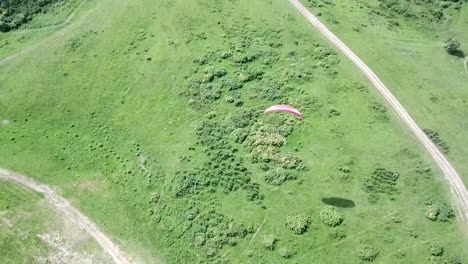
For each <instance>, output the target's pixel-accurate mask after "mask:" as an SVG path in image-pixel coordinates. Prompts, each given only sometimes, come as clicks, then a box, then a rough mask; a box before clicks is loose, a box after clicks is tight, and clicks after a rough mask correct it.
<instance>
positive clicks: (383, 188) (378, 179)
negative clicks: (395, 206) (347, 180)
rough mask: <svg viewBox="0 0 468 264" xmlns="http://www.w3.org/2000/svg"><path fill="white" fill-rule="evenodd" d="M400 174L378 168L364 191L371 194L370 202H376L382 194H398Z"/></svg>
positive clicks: (365, 184)
mask: <svg viewBox="0 0 468 264" xmlns="http://www.w3.org/2000/svg"><path fill="white" fill-rule="evenodd" d="M399 176H400V175H399V174H398V173H396V172H392V171H389V170H386V169H384V168H377V169H376V170H374V172H373V173H372V174H371V176H370V177H369V178H368V179H367V180H366V182H365V183H364V190H365V191H366V192H368V193H370V194H371V196H370V201H371V202H376V201H377V200H378V196H379V195H380V194H388V195H393V194H395V193H397V192H398V190H397V188H396V186H395V185H396V183H397V180H398V178H399Z"/></svg>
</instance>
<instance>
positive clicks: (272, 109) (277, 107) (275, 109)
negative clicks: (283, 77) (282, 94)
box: [263, 104, 302, 118]
mask: <svg viewBox="0 0 468 264" xmlns="http://www.w3.org/2000/svg"><path fill="white" fill-rule="evenodd" d="M271 112H288V113H291V114H293V115H295V116H297V117H299V118H302V114H301V112H299V110H297V109H296V108H294V107H292V106H290V105H285V104H280V105H274V106H271V107H269V108H268V109H267V110H265V112H263V113H264V114H268V113H271Z"/></svg>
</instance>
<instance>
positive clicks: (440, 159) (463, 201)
mask: <svg viewBox="0 0 468 264" xmlns="http://www.w3.org/2000/svg"><path fill="white" fill-rule="evenodd" d="M289 2H290V3H291V4H292V5H293V6H294V7H295V8H296V9H297V10H298V11H299V12H300V13H301V14H302V15H303V16H304V17H305V18H306V19H307V20H308V21H309V22H310V23H311V24H312V25H313V26H314V27H315V28H316V29H317V30H318V31H320V33H322V35H323V36H325V37H326V38H327V39H328V40H329V41H331V42H332V43H333V45H335V46H336V47H337V48H338V49H340V50H341V51H342V52H343V53H344V54H345V55H346V57H348V58H349V59H350V60H351V61H352V62H354V64H356V66H358V68H359V69H360V70H361V71H362V72H363V73H364V75H366V77H367V78H368V79H369V80H370V81H371V82H372V84H373V85H374V87H375V88H376V89H377V90H378V91H379V92H380V93H381V94H382V96H383V97H384V98H385V99H386V100H387V102H388V103H389V104H390V105H391V106H392V108H393V109H394V110H395V111H396V112H397V114H398V115H399V116H400V118H401V120H402V121H403V122H404V123H405V125H406V126H407V127H408V128H409V129H410V130H411V131H412V132H413V134H414V135H415V136H416V137H417V138H418V140H419V141H420V142H421V143H422V144H423V146H424V147H425V148H426V150H427V152H429V154H430V155H431V156H432V158H433V159H434V161H435V162H436V163H437V165H438V166H439V168H440V169H441V170H442V172H443V174H444V177H445V179H446V181H447V183H448V184H449V187H450V189H451V191H452V193H453V194H454V197H455V205H456V207H457V211H458V213H459V215H460V216H461V218H462V219H463V220H467V219H468V192H467V191H466V188H465V185H464V184H463V181H462V180H461V178H460V175H459V174H458V173H457V171H456V170H455V169H454V167H453V166H452V165H451V164H450V162H449V161H448V160H447V159H446V158H445V156H444V155H443V154H442V153H441V152H440V150H439V149H438V148H437V147H436V146H435V145H434V143H433V142H432V141H431V140H430V139H429V138H428V137H427V136H426V134H425V133H424V132H423V131H422V130H421V128H420V127H419V126H418V125H417V124H416V122H415V121H414V120H413V118H411V116H410V115H409V113H408V112H407V111H406V110H405V108H404V107H403V106H402V105H401V104H400V102H398V100H397V99H396V98H395V96H394V95H393V94H392V93H391V92H390V90H389V89H388V88H387V87H386V86H385V84H383V82H382V81H381V80H380V79H379V78H378V77H377V75H376V74H375V73H374V72H373V71H372V70H371V69H370V68H369V66H367V65H366V64H365V63H364V62H363V61H362V60H361V59H360V58H359V57H358V56H356V54H354V53H353V52H352V51H351V49H350V48H348V47H347V46H346V45H345V44H344V43H343V42H342V41H341V40H340V39H339V38H338V37H337V36H335V34H333V33H332V32H331V31H330V30H329V29H328V28H327V27H326V26H325V25H324V24H323V23H322V22H320V20H319V19H318V18H317V17H315V16H314V15H313V14H312V13H310V11H309V10H308V9H307V8H306V7H305V6H304V5H302V3H300V2H299V0H289Z"/></svg>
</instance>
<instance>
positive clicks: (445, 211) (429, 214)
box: [425, 202, 455, 222]
mask: <svg viewBox="0 0 468 264" xmlns="http://www.w3.org/2000/svg"><path fill="white" fill-rule="evenodd" d="M425 215H426V218H428V219H430V220H432V221H436V220H439V221H441V222H448V221H450V220H451V219H452V218H453V217H454V216H455V211H454V210H453V209H452V207H451V206H450V205H448V204H446V203H445V202H436V203H433V202H429V203H428V206H427V208H426V213H425Z"/></svg>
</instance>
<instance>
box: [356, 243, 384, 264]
mask: <svg viewBox="0 0 468 264" xmlns="http://www.w3.org/2000/svg"><path fill="white" fill-rule="evenodd" d="M378 255H379V251H377V250H376V249H375V248H373V247H372V246H371V245H360V246H359V248H358V256H359V258H361V259H362V260H365V261H374V260H376V259H377V256H378Z"/></svg>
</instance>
